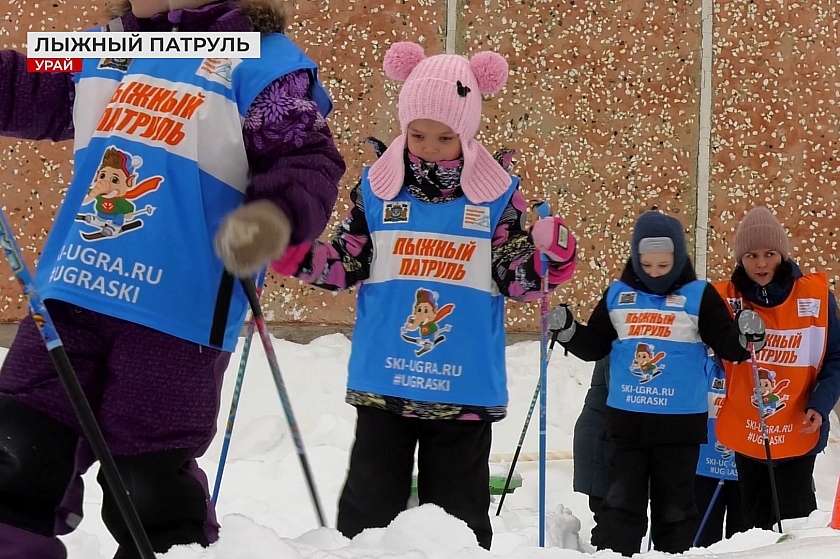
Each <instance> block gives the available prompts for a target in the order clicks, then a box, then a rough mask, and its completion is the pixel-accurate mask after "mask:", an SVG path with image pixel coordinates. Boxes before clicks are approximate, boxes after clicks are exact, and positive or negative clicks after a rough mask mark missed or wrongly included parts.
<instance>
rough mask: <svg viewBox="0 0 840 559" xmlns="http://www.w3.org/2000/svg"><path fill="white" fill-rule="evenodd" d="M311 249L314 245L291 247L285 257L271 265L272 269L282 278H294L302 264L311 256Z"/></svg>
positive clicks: (305, 244) (284, 254) (304, 244)
mask: <svg viewBox="0 0 840 559" xmlns="http://www.w3.org/2000/svg"><path fill="white" fill-rule="evenodd" d="M310 248H312V243H303V244H302V245H295V246H290V247H289V248H287V249H286V252H284V253H283V256H281V257H280V258H279V259H277V260H275V261H274V262H272V263H271V269H272V270H274V272H275V273H277V274H279V275H281V276H290V277H291V276H294V275H295V274H296V273H297V271H298V268H300V263H301V262H303V259H304V258H306V255H307V254H309V249H310Z"/></svg>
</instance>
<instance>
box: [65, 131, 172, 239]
mask: <svg viewBox="0 0 840 559" xmlns="http://www.w3.org/2000/svg"><path fill="white" fill-rule="evenodd" d="M142 164H143V160H142V159H140V157H132V156H131V154H130V153H127V152H124V151H121V150H119V149H117V148H115V147H113V146H112V147H109V148H108V149H106V150H105V155H103V156H102V163H100V165H99V169H97V171H96V176H95V177H94V179H93V182H92V183H91V185H90V190H89V191H88V194H87V196H86V197H85V199H84V201H83V202H82V206H87V205H88V204H91V203H93V210H94V213H87V214H81V213H80V214H79V215H77V216H76V221H84V222H85V223H87V224H88V225H91V226H92V227H95V228H96V231H91V232H81V233H80V234H81V236H82V238H83V239H85V240H87V241H98V240H100V239H107V238H113V237H117V236H119V235H121V234H123V233H126V232H128V231H132V230H134V229H139V228H141V227H143V220H141V219H137V216H139V215H143V214H145V215H149V216H150V215H152V213H154V211H155V208H154V207H152V206H150V205H146V207H145V208H143V209H140V210H138V209H137V208H136V207H135V205H134V202H133V201H132V200H136V199H138V198H140V197H142V196H144V195H146V194H148V193H149V192H154V191H155V190H157V189H158V187H159V186H160V185H161V183H162V182H163V177H161V176H155V177H150V178H148V179H146V180H144V181H142V182H140V183H137V170H138V169H139V168H140V166H141V165H142Z"/></svg>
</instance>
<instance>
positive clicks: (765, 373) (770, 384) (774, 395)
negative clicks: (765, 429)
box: [750, 367, 790, 418]
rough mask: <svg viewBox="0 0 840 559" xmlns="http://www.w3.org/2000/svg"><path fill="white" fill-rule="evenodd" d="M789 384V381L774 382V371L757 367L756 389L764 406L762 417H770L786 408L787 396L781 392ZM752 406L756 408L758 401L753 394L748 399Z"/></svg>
mask: <svg viewBox="0 0 840 559" xmlns="http://www.w3.org/2000/svg"><path fill="white" fill-rule="evenodd" d="M789 384H790V380H789V379H782V380H780V381H776V373H775V371H770V370H768V369H764V368H761V367H759V369H758V388H759V391H760V392H761V402H762V404H763V406H764V417H765V418H767V417H770V416H772V415H774V414H776V413H777V412H779V411H781V410H782V409H784V408H785V406H787V404H785V402H787V400H788V395H787V394H782V391H783V390H784V389H785V388H787V387H788V385H789ZM750 401H751V402H752V405H753V406H755V407H756V408H758V401H757V400H756V398H755V394H753V395H752V398H750Z"/></svg>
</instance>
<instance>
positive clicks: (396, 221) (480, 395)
mask: <svg viewBox="0 0 840 559" xmlns="http://www.w3.org/2000/svg"><path fill="white" fill-rule="evenodd" d="M367 177H368V169H367V168H365V170H364V171H363V174H362V195H363V200H364V205H365V216H366V217H367V223H368V227H369V228H370V234H371V238H372V239H373V245H374V251H373V262H372V264H371V271H370V277H369V278H368V279H367V280H366V281H365V282H364V283H363V284H362V286H361V287H360V288H359V295H358V300H357V304H356V326H355V329H354V332H353V349H352V351H351V354H350V363H349V378H348V383H347V386H348V388H349V389H351V390H356V391H360V392H371V393H374V394H379V395H383V396H394V397H399V398H405V399H410V400H417V401H422V402H435V403H445V404H460V405H471V406H482V407H495V406H504V405H507V401H508V393H507V375H506V373H505V301H504V296H502V295H501V294H500V293H499V291H498V287H497V286H496V283H495V282H494V281H493V278H492V276H491V270H492V267H491V242H492V238H493V232H494V230H495V229H496V224H497V223H498V221H499V218H500V217H501V214H502V211H503V210H504V209H505V207H506V206H507V203H508V201H509V200H510V197H511V196H512V195H513V192H514V191H515V190H516V188H517V186H518V184H519V179H517V178H515V177H512V183H511V186H510V188H509V189H508V191H507V192H506V193H505V194H504V195H503V196H502V197H500V198H498V199H497V200H495V201H493V202H491V203H489V204H479V205H473V204H471V203H470V202H469V200H467V198H466V197H465V196H462V197H461V198H460V199H458V200H455V201H452V202H446V203H437V204H431V203H425V202H421V201H419V200H417V199H416V198H414V197H413V196H411V195H410V194H408V192H407V191H406V189H405V188H403V189H402V190H401V191H400V193H399V194H398V195H397V197H396V198H394V199H393V200H389V201H385V200H382V199H380V198H377V197H376V196H375V195H374V194H373V193H372V192H371V190H370V185H369V183H368V178H367Z"/></svg>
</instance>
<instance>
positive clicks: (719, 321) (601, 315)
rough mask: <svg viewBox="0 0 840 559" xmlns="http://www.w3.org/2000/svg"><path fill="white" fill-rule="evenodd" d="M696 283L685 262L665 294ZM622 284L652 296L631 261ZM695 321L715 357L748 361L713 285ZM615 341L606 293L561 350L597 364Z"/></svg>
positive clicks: (734, 360)
mask: <svg viewBox="0 0 840 559" xmlns="http://www.w3.org/2000/svg"><path fill="white" fill-rule="evenodd" d="M696 279H697V273H696V272H695V271H694V266H692V265H691V262H690V261H688V262H686V264H685V267H684V268H683V272H682V274H680V276H679V277H678V278H677V280H676V281H675V282H674V284H673V285H672V286H671V289H669V290H668V293H673V292H674V291H676V290H678V289H679V288H680V287H682V286H684V285H686V284H689V283H691V282H692V281H695V280H696ZM621 281H623V282H624V283H626V284H627V285H629V286H630V287H631V288H633V289H635V290H636V291H643V292H645V293H651V291H650V290H649V289H648V288H647V287H645V284H644V283H642V280H641V279H640V278H639V276H638V275H637V274H636V272H635V271H634V270H633V262H632V261H631V260H628V261H627V265H626V266H625V267H624V272H623V273H622V274H621ZM666 295H667V293H666ZM698 317H699V318H698V320H699V322H698V329H699V331H700V339H702V340H703V343H704V344H706V345H707V346H709V347H711V348H712V350H713V351H714V352H715V353H716V354H717V355H718V357H720V358H721V359H725V360H726V361H733V362H739V361H745V360H747V359H749V357H750V355H749V353H748V352H747V350H745V349H744V348H743V347H741V344H740V343H739V342H738V335H739V332H738V327H737V326H736V325H735V321H734V320H732V315H730V314H729V308H728V307H727V306H726V303H725V302H724V300H723V299H721V297H720V294H719V293H718V292H717V291H716V290H715V288H714V287H713V286H712V284H708V285H707V286H706V289H705V290H704V291H703V298H702V300H701V301H700V311H699V315H698ZM617 337H618V333H617V332H616V331H615V327H614V326H613V324H612V320H610V313H609V310H607V292H606V291H605V292H604V296H603V297H601V300H600V301H599V302H598V305H597V306H596V307H595V309H594V310H593V311H592V315H591V316H590V317H589V322H588V323H587V324H586V325H583V324H581V323H579V322H578V323H577V324H576V326H575V335H574V336H573V337H572V339H571V340H569V341H568V342H566V343H565V344H563V347H565V348H566V349H567V350H568V351H569V352H570V353H572V354H574V355H575V356H577V357H578V358H580V359H583V360H584V361H598V360H600V359H603V358H604V357H606V356H607V355H609V353H610V351H611V350H612V343H613V342H614V341H615V339H616V338H617Z"/></svg>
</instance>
